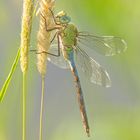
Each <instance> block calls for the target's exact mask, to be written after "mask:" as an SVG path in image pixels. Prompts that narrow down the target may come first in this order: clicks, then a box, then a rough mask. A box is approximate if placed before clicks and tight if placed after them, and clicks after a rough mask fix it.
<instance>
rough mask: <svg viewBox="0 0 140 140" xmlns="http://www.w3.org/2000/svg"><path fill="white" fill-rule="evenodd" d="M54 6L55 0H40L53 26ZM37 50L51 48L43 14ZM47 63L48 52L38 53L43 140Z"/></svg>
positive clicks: (46, 16) (43, 12) (41, 12)
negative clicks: (52, 11)
mask: <svg viewBox="0 0 140 140" xmlns="http://www.w3.org/2000/svg"><path fill="white" fill-rule="evenodd" d="M53 6H54V0H40V9H39V12H40V14H41V15H43V16H44V17H45V19H46V22H47V25H48V26H51V24H52V15H51V12H50V10H49V9H52V7H53ZM37 40H38V43H37V51H38V52H48V50H49V48H50V32H47V31H46V26H45V21H44V18H43V17H42V16H40V23H39V31H38V35H37ZM46 65H47V54H46V53H39V54H37V68H38V71H39V73H40V75H41V78H42V91H41V93H42V94H41V105H40V125H39V127H40V128H39V140H42V137H43V132H42V130H43V110H44V109H43V108H44V105H43V104H44V94H45V90H44V88H45V75H46V71H47V68H46Z"/></svg>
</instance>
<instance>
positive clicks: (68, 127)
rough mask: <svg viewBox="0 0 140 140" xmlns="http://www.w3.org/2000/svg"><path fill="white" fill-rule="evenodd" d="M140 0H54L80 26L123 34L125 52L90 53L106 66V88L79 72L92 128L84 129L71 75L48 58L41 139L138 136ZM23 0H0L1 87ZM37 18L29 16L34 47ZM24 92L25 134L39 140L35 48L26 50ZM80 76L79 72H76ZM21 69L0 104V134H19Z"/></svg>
mask: <svg viewBox="0 0 140 140" xmlns="http://www.w3.org/2000/svg"><path fill="white" fill-rule="evenodd" d="M139 5H140V1H139V0H56V7H55V11H56V12H58V11H60V10H65V11H67V13H68V14H69V15H70V16H71V18H72V22H73V23H75V24H76V25H77V27H78V29H79V30H81V31H89V32H90V33H93V34H95V35H115V36H120V37H122V38H124V39H125V41H126V42H127V44H128V49H127V51H126V52H125V53H123V54H120V55H117V56H114V57H104V56H100V55H98V54H95V55H94V54H91V55H92V57H94V58H95V59H96V60H97V61H98V62H99V63H100V64H102V65H103V67H105V68H106V69H107V71H108V72H109V74H110V77H111V79H112V87H111V88H108V89H106V88H103V87H99V86H97V85H93V84H91V83H88V82H86V83H85V82H84V81H85V80H84V79H82V78H81V81H82V82H81V83H82V87H83V91H84V97H85V102H86V107H87V113H88V117H89V123H90V128H91V137H90V138H88V137H87V136H86V134H85V132H84V129H83V126H82V122H81V116H80V112H79V107H78V104H77V99H76V90H75V87H74V82H73V77H72V75H71V72H70V71H69V70H62V69H59V68H58V67H56V66H54V65H52V64H50V63H48V69H47V76H46V95H45V112H44V119H43V120H44V129H43V132H44V136H43V138H44V140H45V139H47V140H86V139H89V140H139V139H140V132H139V131H140V86H139V83H140V76H139V75H140V74H139V73H140V57H139V56H140V43H139V40H140V39H139V37H140V28H139V26H140V8H139ZM21 13H22V0H10V1H5V0H1V1H0V87H1V86H2V84H3V82H4V80H5V78H6V76H7V74H8V72H9V70H10V67H11V64H12V61H13V60H14V57H15V54H16V52H17V49H18V47H19V44H20V30H21ZM36 22H38V18H37V17H36V18H35V19H34V27H33V33H32V43H31V47H36V33H37V24H36ZM30 56H31V57H30V63H31V64H30V66H29V73H28V96H27V140H38V130H39V108H40V95H41V94H40V93H41V79H40V75H39V74H38V72H37V70H36V66H35V64H36V62H35V54H30ZM81 76H82V74H81ZM21 83H22V74H21V72H20V66H19V65H18V67H17V70H16V72H15V74H14V77H13V79H12V82H11V84H10V87H9V88H8V91H7V93H6V96H5V98H4V101H3V102H2V103H1V104H0V140H20V139H21V135H22V134H21V132H22V130H21V117H22V116H21V113H22V112H21V105H22V96H21V95H22V92H21V91H22V85H21Z"/></svg>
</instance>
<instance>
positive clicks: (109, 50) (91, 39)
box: [78, 32, 127, 56]
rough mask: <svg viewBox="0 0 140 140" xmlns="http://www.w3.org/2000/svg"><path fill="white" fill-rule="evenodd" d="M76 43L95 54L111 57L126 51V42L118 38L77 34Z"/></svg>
mask: <svg viewBox="0 0 140 140" xmlns="http://www.w3.org/2000/svg"><path fill="white" fill-rule="evenodd" d="M78 42H79V43H80V44H82V45H84V46H87V47H90V48H93V49H94V50H95V51H96V52H98V53H100V54H103V55H105V56H113V55H116V54H119V53H121V52H124V51H125V50H126V49H127V44H126V42H125V41H124V40H123V39H121V38H120V37H114V36H101V37H98V36H94V35H90V34H88V33H82V32H80V33H79V36H78Z"/></svg>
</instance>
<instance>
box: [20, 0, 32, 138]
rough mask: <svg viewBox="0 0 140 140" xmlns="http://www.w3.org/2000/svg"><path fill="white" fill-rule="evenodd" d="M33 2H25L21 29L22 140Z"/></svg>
mask: <svg viewBox="0 0 140 140" xmlns="http://www.w3.org/2000/svg"><path fill="white" fill-rule="evenodd" d="M33 1H34V0H24V1H23V14H22V27H21V44H20V47H21V54H20V66H21V70H22V73H23V93H22V97H23V98H22V140H26V84H27V80H26V77H27V69H28V50H29V45H30V34H31V27H32V14H33Z"/></svg>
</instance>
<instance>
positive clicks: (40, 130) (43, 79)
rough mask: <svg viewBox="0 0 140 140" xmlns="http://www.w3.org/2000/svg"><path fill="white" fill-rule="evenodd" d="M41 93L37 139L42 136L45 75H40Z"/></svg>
mask: <svg viewBox="0 0 140 140" xmlns="http://www.w3.org/2000/svg"><path fill="white" fill-rule="evenodd" d="M41 90H42V93H41V106H40V128H39V140H42V139H43V138H42V137H43V133H42V130H43V110H44V94H45V77H44V76H42V89H41Z"/></svg>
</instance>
